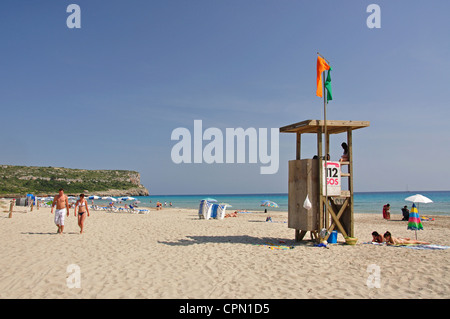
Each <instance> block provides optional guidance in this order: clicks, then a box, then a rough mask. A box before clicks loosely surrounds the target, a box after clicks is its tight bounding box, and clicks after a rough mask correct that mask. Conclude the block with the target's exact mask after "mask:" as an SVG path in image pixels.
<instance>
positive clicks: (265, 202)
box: [261, 200, 279, 207]
mask: <svg viewBox="0 0 450 319" xmlns="http://www.w3.org/2000/svg"><path fill="white" fill-rule="evenodd" d="M261 206H265V207H279V206H278V204H277V203H275V202H272V201H270V200H263V201H261Z"/></svg>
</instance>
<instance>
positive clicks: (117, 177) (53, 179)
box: [0, 165, 146, 194]
mask: <svg viewBox="0 0 450 319" xmlns="http://www.w3.org/2000/svg"><path fill="white" fill-rule="evenodd" d="M61 187H62V188H64V190H65V192H66V193H68V194H69V193H70V194H77V193H81V192H85V191H88V192H89V193H95V192H102V191H103V192H107V191H108V190H123V191H126V190H130V189H136V188H140V189H144V190H145V191H146V189H145V188H144V187H143V186H142V185H141V184H140V175H139V173H138V172H135V171H125V170H83V169H70V168H63V167H35V166H12V165H0V194H25V193H33V194H46V193H49V194H52V193H55V192H57V191H58V189H59V188H61Z"/></svg>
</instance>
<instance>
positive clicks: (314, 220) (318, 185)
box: [280, 120, 370, 241]
mask: <svg viewBox="0 0 450 319" xmlns="http://www.w3.org/2000/svg"><path fill="white" fill-rule="evenodd" d="M325 123H326V126H325ZM369 125H370V122H368V121H326V122H325V120H306V121H303V122H299V123H295V124H291V125H287V126H284V127H281V128H280V132H281V133H295V134H296V135H297V139H296V159H295V160H291V161H289V200H288V201H289V208H288V227H289V228H293V229H295V240H296V241H301V240H302V239H303V237H304V236H305V235H306V233H307V232H308V231H309V232H311V239H315V240H319V239H320V238H319V233H320V231H321V230H322V229H324V228H325V229H326V230H327V235H326V236H325V237H323V239H325V240H327V239H328V236H329V234H330V233H331V232H332V231H333V230H334V229H335V228H337V230H339V231H340V233H341V234H342V235H343V236H344V237H353V236H354V223H353V155H352V151H353V145H352V132H353V130H356V129H360V128H364V127H368V126H369ZM305 133H312V134H316V135H317V154H318V156H317V157H318V158H317V159H302V158H301V137H302V134H305ZM339 133H346V135H347V145H348V155H349V160H348V161H346V162H337V163H336V162H328V161H325V156H324V155H325V154H329V145H330V143H329V139H330V134H339ZM323 136H324V138H325V139H326V141H325V145H326V148H327V149H326V150H325V154H323V141H322V139H323ZM338 164H339V165H338ZM345 166H347V167H348V170H347V172H345V173H344V172H343V171H342V170H341V168H342V167H345ZM328 167H329V168H330V170H328ZM335 167H339V171H337V173H338V174H337V175H336V176H338V177H339V179H341V178H348V183H347V184H348V185H347V187H348V189H342V188H340V187H341V185H342V183H341V181H340V180H339V184H340V185H339V189H338V193H337V191H336V188H334V189H333V190H331V189H330V187H331V186H330V185H329V183H330V182H332V183H335V181H336V179H335V180H332V179H333V178H332V176H331V177H330V176H328V174H327V177H326V178H325V176H324V175H325V172H332V169H331V168H335ZM319 168H322V169H319ZM325 181H327V182H325ZM325 184H327V185H328V186H327V187H325ZM307 196H308V198H309V200H310V202H311V204H312V207H311V208H310V209H306V208H305V207H304V202H305V199H306V197H307Z"/></svg>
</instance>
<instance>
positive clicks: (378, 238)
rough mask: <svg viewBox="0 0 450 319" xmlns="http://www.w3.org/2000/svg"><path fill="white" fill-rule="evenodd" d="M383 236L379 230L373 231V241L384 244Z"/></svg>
mask: <svg viewBox="0 0 450 319" xmlns="http://www.w3.org/2000/svg"><path fill="white" fill-rule="evenodd" d="M383 241H384V240H383V236H381V235H380V234H378V232H376V231H374V232H373V233H372V243H379V244H382V243H383Z"/></svg>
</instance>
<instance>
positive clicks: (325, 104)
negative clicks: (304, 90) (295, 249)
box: [322, 60, 328, 228]
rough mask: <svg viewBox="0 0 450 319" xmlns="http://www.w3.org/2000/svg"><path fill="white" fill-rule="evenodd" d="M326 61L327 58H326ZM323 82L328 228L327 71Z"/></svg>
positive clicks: (323, 76)
mask: <svg viewBox="0 0 450 319" xmlns="http://www.w3.org/2000/svg"><path fill="white" fill-rule="evenodd" d="M325 61H326V60H325ZM322 82H323V123H324V131H325V152H324V154H325V212H324V214H323V222H324V227H325V228H327V226H328V224H327V220H328V218H327V216H328V183H327V181H328V178H327V177H328V129H327V95H326V94H325V71H324V72H323V74H322Z"/></svg>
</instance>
